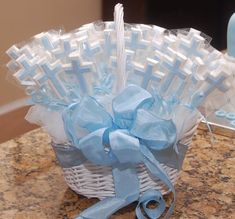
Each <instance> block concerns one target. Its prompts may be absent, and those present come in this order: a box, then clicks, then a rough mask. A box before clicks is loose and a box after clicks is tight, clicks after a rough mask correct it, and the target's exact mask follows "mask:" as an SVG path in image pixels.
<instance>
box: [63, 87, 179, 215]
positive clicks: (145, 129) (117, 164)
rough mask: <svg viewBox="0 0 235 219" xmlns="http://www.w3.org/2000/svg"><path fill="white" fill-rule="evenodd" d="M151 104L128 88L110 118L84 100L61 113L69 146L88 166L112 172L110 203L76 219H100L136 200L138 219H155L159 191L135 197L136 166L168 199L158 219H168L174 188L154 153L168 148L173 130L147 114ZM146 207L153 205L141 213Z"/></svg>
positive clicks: (167, 122) (145, 94) (144, 94)
mask: <svg viewBox="0 0 235 219" xmlns="http://www.w3.org/2000/svg"><path fill="white" fill-rule="evenodd" d="M154 101H155V100H154V98H153V97H152V95H151V94H150V93H149V92H147V91H146V90H144V89H143V88H141V87H138V86H136V85H129V86H128V87H126V88H125V89H124V90H123V91H122V92H121V93H120V94H119V95H118V96H116V97H115V98H114V99H113V101H112V115H111V113H108V112H107V111H106V110H105V108H104V107H103V106H102V105H101V104H99V103H98V102H97V101H96V100H95V99H94V98H92V97H89V96H87V97H84V98H83V99H82V100H81V101H80V102H79V103H74V104H71V105H70V106H69V107H68V108H67V109H66V110H65V111H64V113H63V120H64V126H65V130H66V133H67V136H68V137H69V139H70V140H71V143H72V144H73V145H74V146H75V147H77V148H78V149H79V150H80V151H81V152H82V154H83V155H84V157H85V158H86V159H87V160H89V161H90V162H92V163H93V164H95V165H103V166H112V172H113V179H114V184H115V192H116V195H115V197H108V198H105V199H104V200H102V201H100V202H98V203H97V204H95V205H93V206H92V207H90V208H88V209H86V210H85V211H83V212H82V213H81V214H80V215H79V216H78V217H77V219H106V218H109V216H110V215H112V214H113V213H114V212H116V211H117V210H119V209H120V208H122V207H124V206H126V205H128V204H130V203H132V202H134V201H136V200H139V204H138V205H137V208H136V216H137V218H138V219H144V218H146V217H145V216H144V215H147V216H148V217H149V218H151V219H155V218H159V217H160V216H161V215H162V213H163V212H164V210H165V208H166V205H165V201H164V199H163V197H162V194H161V193H160V191H155V190H147V191H146V192H145V193H144V194H142V195H140V190H139V180H138V176H137V171H136V166H138V165H139V164H141V163H143V164H144V165H145V166H146V168H147V169H148V170H149V172H150V173H151V174H152V176H153V177H155V178H156V179H160V180H161V181H162V182H163V183H164V184H165V185H166V186H167V187H168V188H169V190H170V191H171V192H172V193H173V194H174V200H173V202H172V204H171V206H170V208H169V209H168V211H167V213H166V215H165V217H164V218H168V217H169V216H170V214H171V212H172V211H173V208H174V204H175V190H174V186H173V184H172V182H171V180H170V179H169V176H168V175H167V173H166V172H165V171H164V169H163V168H162V166H161V165H160V163H159V162H158V160H157V159H156V158H155V155H154V153H156V154H158V153H160V152H161V151H163V150H167V149H169V148H172V147H173V146H174V144H175V142H176V127H175V125H174V123H173V121H172V120H165V119H162V118H159V117H158V116H157V115H155V114H154V113H153V112H152V110H151V109H152V106H153V104H154ZM78 130H79V131H80V132H82V133H83V135H84V136H81V135H80V133H79V131H78ZM150 201H155V202H156V203H157V204H158V205H157V206H156V208H154V209H149V208H148V207H147V206H148V203H149V202H150ZM141 206H142V210H141ZM143 211H144V213H143Z"/></svg>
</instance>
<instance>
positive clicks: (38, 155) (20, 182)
mask: <svg viewBox="0 0 235 219" xmlns="http://www.w3.org/2000/svg"><path fill="white" fill-rule="evenodd" d="M215 138H216V140H215V143H214V145H213V146H212V145H211V143H210V136H209V135H208V133H207V132H205V131H199V133H198V134H197V135H196V136H195V137H194V140H193V144H192V147H191V148H190V150H189V151H188V153H187V157H186V159H185V162H184V166H183V171H182V172H181V177H180V179H179V181H178V183H177V185H176V191H177V203H176V208H175V211H174V214H173V215H172V217H171V218H177V219H178V218H181V219H188V218H192V219H193V218H200V219H202V218H209V219H213V218H221V219H230V218H231V219H234V218H235V140H234V139H231V138H227V137H222V136H219V135H215ZM96 201H97V200H96V199H87V198H85V197H83V196H79V195H77V194H75V193H74V192H73V191H71V190H70V189H69V188H68V187H67V185H66V184H65V182H64V180H63V175H62V171H61V169H60V167H59V166H58V164H57V162H56V160H55V156H54V154H53V151H52V149H51V147H50V138H49V137H48V135H47V134H45V133H44V132H43V131H42V130H41V129H38V130H35V131H31V132H29V133H27V134H25V135H23V136H22V137H20V138H17V139H13V140H10V141H8V142H5V143H3V144H0V218H1V219H11V218H14V219H21V218H22V219H68V218H73V217H75V216H76V215H77V214H78V213H79V212H81V211H82V210H83V209H85V208H87V207H89V206H90V205H92V204H93V203H95V202H96ZM134 209H135V205H134V204H132V205H131V206H129V207H126V208H125V209H123V210H121V211H119V212H117V213H116V214H115V215H114V216H112V219H134V218H135V214H134ZM97 219H98V218H97Z"/></svg>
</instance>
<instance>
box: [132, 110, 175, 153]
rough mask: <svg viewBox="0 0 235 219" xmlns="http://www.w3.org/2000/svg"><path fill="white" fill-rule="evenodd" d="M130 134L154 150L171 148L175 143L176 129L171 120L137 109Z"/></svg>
mask: <svg viewBox="0 0 235 219" xmlns="http://www.w3.org/2000/svg"><path fill="white" fill-rule="evenodd" d="M130 133H131V134H132V135H134V136H137V137H138V138H140V139H141V143H142V144H144V145H146V146H148V147H150V148H151V149H154V150H162V149H166V148H168V147H170V146H172V145H173V144H174V143H175V141H176V127H175V125H174V123H173V122H172V120H165V119H162V118H158V117H156V116H155V115H153V114H151V113H150V112H148V111H147V110H145V109H138V110H137V113H136V118H135V120H134V122H133V125H132V128H131V130H130Z"/></svg>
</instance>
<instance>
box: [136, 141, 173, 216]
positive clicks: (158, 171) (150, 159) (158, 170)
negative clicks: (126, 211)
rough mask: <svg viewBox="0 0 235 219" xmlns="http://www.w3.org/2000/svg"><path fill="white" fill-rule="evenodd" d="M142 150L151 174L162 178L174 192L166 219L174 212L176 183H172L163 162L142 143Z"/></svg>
mask: <svg viewBox="0 0 235 219" xmlns="http://www.w3.org/2000/svg"><path fill="white" fill-rule="evenodd" d="M141 152H142V154H143V155H144V164H145V166H146V167H147V168H148V170H149V171H150V172H151V174H152V175H153V176H154V177H156V178H157V179H160V180H161V181H162V182H163V183H164V184H165V185H166V186H167V187H168V188H169V190H170V191H171V192H172V193H173V201H172V203H171V206H170V208H169V209H168V211H167V213H166V215H165V217H164V219H168V218H169V217H170V215H171V214H172V211H173V210H174V207H175V201H176V194H175V188H174V185H173V184H172V182H171V180H170V178H169V176H168V174H167V173H166V172H165V170H164V169H163V168H162V166H161V164H160V163H159V162H158V161H157V160H156V159H155V157H154V156H153V154H152V153H151V152H150V151H149V149H148V148H147V147H145V146H144V145H142V147H141ZM139 219H142V218H141V217H140V218H139Z"/></svg>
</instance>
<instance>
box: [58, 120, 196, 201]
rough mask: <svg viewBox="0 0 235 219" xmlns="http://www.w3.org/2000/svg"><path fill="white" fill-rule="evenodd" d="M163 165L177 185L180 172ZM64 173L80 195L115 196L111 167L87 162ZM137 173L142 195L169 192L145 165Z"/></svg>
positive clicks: (189, 137)
mask: <svg viewBox="0 0 235 219" xmlns="http://www.w3.org/2000/svg"><path fill="white" fill-rule="evenodd" d="M199 121H200V120H198V123H199ZM198 123H197V124H196V125H195V126H194V127H193V128H192V129H191V130H190V131H188V132H186V133H185V135H184V138H183V139H181V143H183V144H185V145H188V146H189V145H190V143H191V141H192V137H193V134H194V133H195V131H196V129H197V125H198ZM161 165H162V167H163V168H164V170H165V171H166V172H167V173H168V175H169V177H170V179H171V181H172V183H173V184H175V183H176V181H177V179H178V177H179V171H178V170H177V169H174V168H170V167H168V166H166V165H164V164H161ZM63 171H64V177H65V180H66V182H67V184H68V186H69V187H70V188H71V189H72V190H73V191H75V192H76V193H78V194H81V195H84V196H86V197H88V198H98V199H101V200H102V199H104V198H106V197H113V196H115V188H114V182H113V176H112V168H111V167H103V166H98V165H94V164H92V163H91V162H89V161H86V162H85V163H83V164H81V165H79V166H74V167H71V168H63ZM137 172H138V178H139V182H140V192H141V193H144V192H145V191H147V190H148V189H153V188H154V189H157V190H161V192H162V193H163V194H166V193H167V192H168V190H167V188H166V187H165V186H164V184H163V183H162V182H161V181H160V180H158V179H156V178H153V176H152V175H151V174H150V173H149V172H148V170H147V169H146V167H145V166H144V165H143V164H141V165H139V166H138V168H137Z"/></svg>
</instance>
